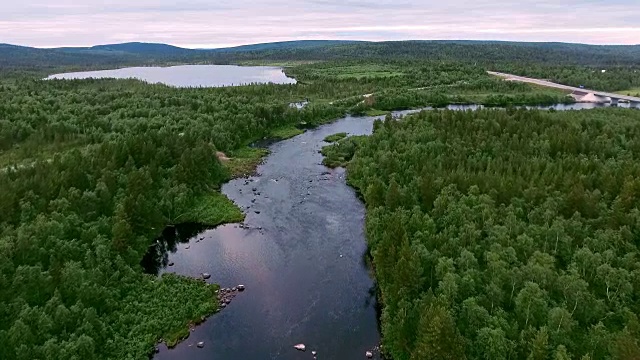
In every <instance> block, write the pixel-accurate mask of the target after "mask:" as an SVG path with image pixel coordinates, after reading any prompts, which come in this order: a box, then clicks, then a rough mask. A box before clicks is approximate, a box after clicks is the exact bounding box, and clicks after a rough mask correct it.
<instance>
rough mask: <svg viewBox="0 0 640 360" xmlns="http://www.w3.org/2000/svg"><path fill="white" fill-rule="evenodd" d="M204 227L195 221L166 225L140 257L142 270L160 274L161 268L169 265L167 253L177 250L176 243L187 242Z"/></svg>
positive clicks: (204, 227) (204, 228)
mask: <svg viewBox="0 0 640 360" xmlns="http://www.w3.org/2000/svg"><path fill="white" fill-rule="evenodd" d="M206 229H208V227H206V226H204V225H201V224H195V223H187V224H180V225H177V226H167V227H166V228H165V229H164V230H163V231H162V235H161V236H160V237H159V238H157V239H156V241H155V242H154V243H153V244H152V245H151V246H149V250H148V251H147V253H146V254H145V255H144V257H143V258H142V261H141V262H140V265H141V266H142V268H143V269H144V272H145V273H147V274H151V275H158V274H160V272H161V270H162V269H164V268H166V267H167V266H168V265H169V253H175V252H176V251H178V246H177V245H178V244H185V243H188V242H189V241H190V240H191V239H192V238H193V237H195V236H196V235H198V234H200V233H201V232H203V231H204V230H206Z"/></svg>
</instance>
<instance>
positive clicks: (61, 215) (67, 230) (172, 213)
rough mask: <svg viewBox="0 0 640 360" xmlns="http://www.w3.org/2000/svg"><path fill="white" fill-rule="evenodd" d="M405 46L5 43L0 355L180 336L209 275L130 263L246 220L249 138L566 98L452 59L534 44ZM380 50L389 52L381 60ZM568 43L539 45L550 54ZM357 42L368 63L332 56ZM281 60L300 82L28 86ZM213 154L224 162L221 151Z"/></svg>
mask: <svg viewBox="0 0 640 360" xmlns="http://www.w3.org/2000/svg"><path fill="white" fill-rule="evenodd" d="M354 46H355V48H354ZM367 46H372V47H371V48H370V49H371V50H366V49H367ZM398 46H401V45H400V43H388V44H375V45H371V44H369V45H368V44H332V45H331V46H317V47H316V46H303V47H301V48H297V49H296V48H292V49H291V50H287V47H286V46H284V45H283V46H281V47H280V48H279V49H278V50H277V52H276V51H275V50H270V49H269V48H268V47H267V48H266V49H264V48H260V49H261V50H247V51H230V52H228V53H227V54H219V55H211V54H206V56H205V55H202V54H201V53H199V54H200V55H198V56H199V57H198V56H196V57H194V56H192V55H191V52H190V51H187V52H183V51H182V50H180V49H175V48H169V49H168V50H167V48H165V47H162V46H160V47H153V48H147V50H145V52H142V51H140V50H136V51H139V53H128V52H127V51H125V50H123V48H117V49H116V50H114V49H109V48H99V49H89V50H87V49H64V50H39V49H30V48H19V47H18V48H17V47H12V46H4V45H3V46H0V74H1V77H0V98H1V99H2V101H1V102H0V249H1V250H0V358H1V359H141V358H146V357H147V356H148V354H149V353H150V352H151V351H153V346H154V344H156V342H157V341H158V340H159V339H161V338H162V339H164V340H166V341H167V342H168V343H173V342H175V341H176V340H178V339H179V338H181V337H182V336H184V335H185V332H186V331H187V328H188V325H189V324H190V323H196V322H200V321H202V320H203V318H204V317H206V316H208V315H210V314H212V313H214V312H215V311H216V310H217V300H216V298H215V294H214V293H215V290H216V289H217V286H216V285H207V284H205V283H203V282H201V281H197V280H195V279H189V278H185V277H180V276H172V275H165V276H163V277H160V278H158V277H155V276H151V275H146V274H144V273H143V271H142V267H141V265H140V261H141V259H142V258H143V256H144V254H145V253H147V251H148V250H149V249H150V246H151V245H153V244H154V238H156V237H157V236H159V235H160V233H161V232H162V231H163V229H164V228H165V227H166V226H167V225H173V224H178V223H182V222H197V223H203V224H206V225H217V224H219V223H223V222H228V221H238V220H239V219H241V218H242V215H241V214H240V213H239V210H238V209H237V208H235V206H234V205H233V204H231V203H230V202H229V201H228V200H227V199H226V198H225V197H223V196H221V195H220V194H219V192H218V189H219V187H220V185H221V184H222V183H223V182H225V181H227V180H228V179H229V178H230V177H232V176H236V175H239V174H243V173H246V172H248V171H250V170H251V167H252V166H253V165H255V163H256V161H258V160H259V159H258V158H259V156H261V155H263V154H264V152H263V151H259V150H255V149H251V148H248V147H247V146H248V145H249V144H251V143H252V142H254V141H256V140H259V139H264V138H268V137H283V136H289V135H291V134H295V133H298V132H299V131H301V130H300V129H303V128H306V127H311V126H315V125H318V124H321V123H324V122H327V121H330V120H332V119H335V118H338V117H340V116H342V115H344V114H346V113H352V114H362V113H366V112H368V111H388V110H394V109H405V108H415V107H422V106H444V105H447V104H451V103H482V104H487V105H525V104H526V105H536V104H551V103H555V102H563V101H568V99H567V98H566V95H565V94H564V93H562V92H558V91H555V90H546V89H540V88H535V87H531V86H529V85H526V84H517V83H509V82H504V81H501V80H500V79H497V78H494V77H491V76H489V75H488V74H487V73H486V72H485V67H484V66H483V65H481V64H475V63H472V61H469V59H468V58H467V59H466V60H462V59H463V58H464V57H468V56H472V57H476V56H477V57H478V60H483V59H484V60H483V61H490V59H493V58H494V57H501V58H503V57H504V58H510V59H516V58H519V57H527V56H529V55H530V53H532V52H534V50H532V48H529V47H527V46H525V47H523V48H517V47H514V45H513V44H507V43H499V44H488V45H486V46H488V47H489V49H493V50H491V51H489V55H487V56H485V57H482V56H481V55H480V52H481V50H480V46H481V44H465V43H451V44H444V43H442V44H440V43H424V44H422V43H415V44H414V43H410V44H409V46H408V48H407V49H406V50H402V51H401V50H400V49H399V48H397V47H398ZM482 46H484V45H482ZM534 48H535V46H534ZM578 48H580V47H578ZM580 49H582V48H580ZM362 51H364V52H362ZM367 51H369V52H367ZM390 51H392V52H396V51H397V52H398V53H397V56H395V55H394V56H391V57H390V58H389V59H386V58H385V57H386V56H387V55H388V54H389V52H390ZM432 51H433V54H434V55H433V56H432V55H430V54H432V53H431V52H432ZM510 51H512V53H510ZM536 51H538V50H536ZM545 51H546V50H545ZM566 51H568V50H566V49H565V50H562V51H559V50H557V49H556V50H549V52H550V53H552V54H555V55H553V56H557V58H561V57H566V56H565V55H566ZM572 51H573V50H572ZM576 51H578V50H576ZM580 51H583V50H579V52H580ZM634 51H635V50H633V49H632V48H626V47H624V48H620V49H618V48H615V49H614V48H613V47H612V48H611V49H609V50H607V52H602V51H596V52H594V54H593V55H592V56H591V57H589V58H587V59H593V61H594V62H598V63H600V62H602V63H610V62H613V60H612V59H613V58H614V57H615V58H616V59H619V60H620V62H621V63H625V64H626V63H628V62H630V61H632V59H635V58H634V56H635V55H634V54H635V53H634ZM360 52H362V56H360V57H364V56H371V58H369V59H349V60H341V58H343V57H345V58H346V57H351V56H353V54H354V53H360ZM166 53H170V55H167V54H166ZM187 53H188V54H189V55H185V54H187ZM543 53H545V54H547V52H544V51H543ZM611 53H613V55H612V54H611ZM300 54H308V56H306V55H304V56H303V55H300ZM323 54H326V56H325V55H323ZM366 54H369V55H366ZM438 54H440V55H438ZM516 54H519V55H516ZM416 56H417V57H421V56H422V57H423V58H421V59H416ZM382 58H385V59H384V60H381V59H382ZM287 59H292V60H305V59H311V60H313V63H305V64H301V65H298V66H295V67H291V68H287V69H286V72H287V74H289V75H290V76H294V77H296V79H297V80H298V81H299V82H298V84H296V85H250V86H242V87H229V88H210V89H206V88H198V89H178V88H172V87H168V86H164V85H151V84H145V83H142V82H139V81H134V80H51V81H43V80H38V79H39V78H41V77H42V76H44V75H46V74H48V73H50V72H51V71H54V70H55V71H57V70H64V69H71V68H74V69H84V68H101V67H114V66H124V65H140V64H144V65H149V64H169V63H181V62H204V63H211V62H214V63H225V62H231V61H245V60H246V61H249V60H260V61H262V60H287ZM318 60H323V61H321V62H316V61H318ZM458 60H459V61H458ZM576 61H577V60H576ZM580 61H582V60H580ZM585 61H586V60H585ZM616 61H617V60H616ZM633 61H635V60H633ZM474 62H475V61H474ZM365 94H366V95H368V96H363V95H365ZM303 99H309V100H310V103H309V104H308V105H307V106H306V107H304V108H303V109H297V108H296V107H292V106H291V105H290V103H292V102H299V101H302V100H303ZM496 113H497V114H506V113H505V112H496ZM482 114H488V112H487V113H482ZM467 116H468V115H467ZM527 116H532V115H527ZM549 116H552V115H549ZM602 117H606V116H605V115H602ZM505 121H506V120H505ZM612 126H613V125H612ZM603 127H604V125H603ZM390 128H391V129H395V127H393V126H391V127H390ZM542 130H543V129H539V130H538V134H542V133H543V131H542ZM389 131H391V130H389ZM376 136H382V135H376ZM612 136H613V135H612ZM625 139H630V140H625ZM354 140H355V139H345V140H342V141H340V142H338V144H339V145H340V146H342V144H347V145H345V146H344V147H343V148H341V149H339V151H337V153H339V154H342V155H341V156H342V159H340V160H339V161H340V162H339V163H336V165H338V164H343V163H346V162H347V161H349V160H350V159H351V156H353V153H354V152H355V151H356V149H357V148H358V146H359V145H360V142H356V141H354ZM605 140H607V138H603V139H601V140H599V141H605ZM618 140H619V142H620V143H621V144H627V142H628V141H632V140H633V138H632V137H631V134H629V135H628V136H627V137H626V138H625V137H622V138H620V139H618ZM620 146H622V145H620ZM611 151H613V150H611ZM219 152H224V153H225V154H226V155H227V156H228V157H230V158H231V160H224V161H222V160H219ZM451 154H453V152H452V153H451ZM612 154H614V155H615V153H612ZM607 155H611V154H609V153H607ZM220 158H223V157H220ZM356 158H358V157H356ZM609 158H613V155H611V156H610V157H608V158H607V159H609ZM602 159H604V158H602ZM406 164H408V163H406ZM406 164H404V163H403V164H402V166H404V165H406ZM394 166H398V167H399V166H400V163H398V164H396V165H394ZM416 166H417V164H416ZM414 167H415V166H414ZM407 171H408V170H407ZM434 173H435V172H434ZM397 181H400V178H399V179H398V180H397ZM434 181H435V180H434ZM514 186H515V185H514ZM585 186H586V185H585ZM385 191H386V190H385ZM461 191H462V190H461ZM381 211H382V210H381ZM372 216H375V214H374V215H372ZM596 250H597V249H596ZM594 251H595V250H594ZM602 256H604V255H602ZM389 259H390V260H389V261H395V259H393V258H389ZM165 260H166V259H165ZM381 269H384V267H381ZM384 271H385V270H382V272H381V273H380V274H381V275H380V278H381V279H382V281H381V284H382V288H383V293H386V291H387V290H385V286H387V285H386V284H385V281H387V280H386V279H384V276H385V275H384ZM214 277H215V275H214ZM423 285H424V284H423ZM598 296H599V295H598ZM598 299H599V298H598ZM385 301H387V300H386V298H385ZM389 301H391V300H389ZM405 309H407V308H405ZM607 309H609V308H607ZM452 316H453V315H452ZM611 319H614V320H616V321H618V322H619V323H620V324H622V323H623V322H622V320H620V319H619V316H618V317H612V318H611ZM507 320H509V319H507ZM385 322H388V321H387V320H385ZM400 323H401V322H399V324H400ZM605 325H606V326H608V324H605ZM403 326H404V325H403ZM606 329H607V330H608V329H609V327H607V328H606ZM511 330H513V329H511ZM614 330H615V329H614ZM618 330H619V329H618ZM513 331H515V330H513ZM394 333H395V330H392V331H391V332H388V331H386V330H385V334H394ZM512 335H513V333H512V332H510V333H509V337H508V339H510V341H511V340H512V339H513V337H512ZM393 339H394V338H393V335H389V337H388V341H389V343H390V344H394V343H393V341H394V340H393ZM385 341H387V340H385ZM407 341H408V342H407V344H406V347H405V348H406V349H409V347H408V346H409V345H411V344H412V343H411V344H410V343H409V342H411V341H413V340H412V339H411V338H407ZM394 346H396V345H392V346H391V347H390V349H398V348H397V347H394ZM568 349H569V350H571V351H574V350H573V349H574V347H568ZM401 354H402V353H401V352H398V355H399V357H398V358H399V359H402V355H401Z"/></svg>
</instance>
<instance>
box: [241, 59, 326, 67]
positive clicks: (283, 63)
mask: <svg viewBox="0 0 640 360" xmlns="http://www.w3.org/2000/svg"><path fill="white" fill-rule="evenodd" d="M317 62H318V61H313V60H308V61H307V60H291V61H277V60H274V61H269V60H246V61H241V62H239V63H238V65H242V66H279V67H294V66H300V65H308V64H315V63H317Z"/></svg>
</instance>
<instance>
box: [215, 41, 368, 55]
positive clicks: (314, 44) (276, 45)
mask: <svg viewBox="0 0 640 360" xmlns="http://www.w3.org/2000/svg"><path fill="white" fill-rule="evenodd" d="M365 43H367V41H350V40H295V41H280V42H272V43H262V44H252V45H241V46H234V47H227V48H217V49H203V50H205V51H212V52H245V51H265V50H285V49H311V48H318V47H325V46H336V45H352V44H365Z"/></svg>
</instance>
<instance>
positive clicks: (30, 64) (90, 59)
mask: <svg viewBox="0 0 640 360" xmlns="http://www.w3.org/2000/svg"><path fill="white" fill-rule="evenodd" d="M131 61H134V60H133V59H132V57H131V56H124V55H123V54H118V55H116V54H97V53H89V52H83V51H77V52H68V51H64V50H61V49H38V48H32V47H26V46H16V45H9V44H0V70H6V69H50V68H59V67H79V68H88V67H112V66H118V65H123V64H127V63H129V62H131Z"/></svg>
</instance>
